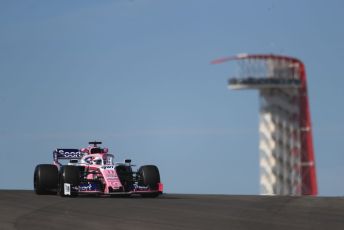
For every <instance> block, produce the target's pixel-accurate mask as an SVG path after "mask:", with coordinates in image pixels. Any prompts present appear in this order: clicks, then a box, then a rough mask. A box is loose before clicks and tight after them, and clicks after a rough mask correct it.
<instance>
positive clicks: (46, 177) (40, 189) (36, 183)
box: [33, 164, 58, 195]
mask: <svg viewBox="0 0 344 230" xmlns="http://www.w3.org/2000/svg"><path fill="white" fill-rule="evenodd" d="M57 183H58V170H57V167H56V166H55V165H51V164H39V165H37V166H36V168H35V172H34V176H33V187H34V190H35V193H36V194H38V195H47V194H56V190H57Z"/></svg>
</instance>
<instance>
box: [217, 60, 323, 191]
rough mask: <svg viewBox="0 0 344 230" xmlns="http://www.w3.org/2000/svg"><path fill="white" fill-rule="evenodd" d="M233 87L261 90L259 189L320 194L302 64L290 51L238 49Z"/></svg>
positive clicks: (220, 61) (232, 80)
mask: <svg viewBox="0 0 344 230" xmlns="http://www.w3.org/2000/svg"><path fill="white" fill-rule="evenodd" d="M227 61H236V62H237V64H238V66H239V71H238V74H237V75H236V76H234V77H233V78H231V79H229V82H228V86H229V88H230V89H234V90H241V89H256V90H258V91H259V96H260V119H259V121H260V122H259V136H260V141H259V154H260V160H259V166H260V193H261V194H264V195H275V194H276V195H317V192H318V191H317V181H316V171H315V162H314V149H313V140H312V129H311V116H310V108H309V101H308V95H307V81H306V80H307V79H306V71H305V66H304V64H303V63H302V62H301V61H300V60H298V59H296V58H292V57H286V56H280V55H272V54H268V55H266V54H263V55H248V54H240V55H237V56H233V57H225V58H221V59H217V60H214V61H213V62H212V63H213V64H220V63H223V62H227Z"/></svg>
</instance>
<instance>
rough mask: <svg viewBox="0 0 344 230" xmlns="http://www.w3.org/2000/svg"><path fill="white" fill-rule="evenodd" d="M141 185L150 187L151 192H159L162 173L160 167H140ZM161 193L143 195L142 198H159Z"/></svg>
mask: <svg viewBox="0 0 344 230" xmlns="http://www.w3.org/2000/svg"><path fill="white" fill-rule="evenodd" d="M138 174H139V185H140V186H148V187H149V189H151V190H158V184H159V183H160V173H159V169H158V167H156V166H155V165H144V166H142V167H140V169H139V171H138ZM158 195H159V192H155V193H147V194H142V197H157V196H158Z"/></svg>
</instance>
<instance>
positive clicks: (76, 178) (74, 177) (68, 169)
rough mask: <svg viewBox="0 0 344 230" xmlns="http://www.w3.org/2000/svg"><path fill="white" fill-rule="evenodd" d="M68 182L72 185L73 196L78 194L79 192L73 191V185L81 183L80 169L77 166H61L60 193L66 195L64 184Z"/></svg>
mask: <svg viewBox="0 0 344 230" xmlns="http://www.w3.org/2000/svg"><path fill="white" fill-rule="evenodd" d="M65 183H68V184H70V187H71V196H77V192H76V191H73V189H72V187H75V186H79V184H80V169H79V168H78V167H76V166H72V165H66V166H64V167H62V168H61V171H60V176H59V194H60V196H66V195H65V191H64V184H65Z"/></svg>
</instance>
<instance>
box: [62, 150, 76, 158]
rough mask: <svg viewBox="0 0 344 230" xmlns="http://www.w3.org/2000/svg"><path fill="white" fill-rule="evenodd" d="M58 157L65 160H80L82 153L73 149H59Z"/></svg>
mask: <svg viewBox="0 0 344 230" xmlns="http://www.w3.org/2000/svg"><path fill="white" fill-rule="evenodd" d="M58 155H59V156H62V157H65V158H80V157H81V156H82V153H81V152H80V151H77V150H73V149H59V150H58Z"/></svg>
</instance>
